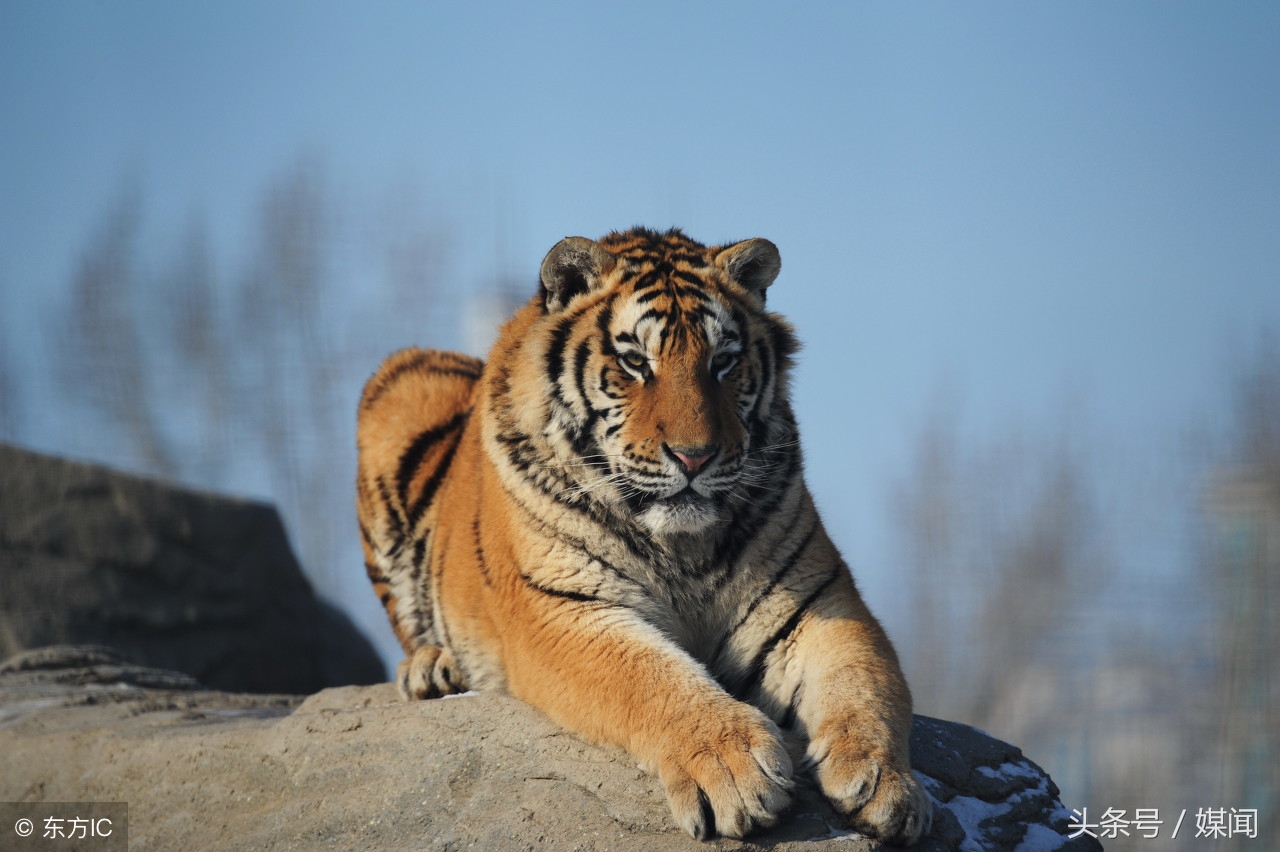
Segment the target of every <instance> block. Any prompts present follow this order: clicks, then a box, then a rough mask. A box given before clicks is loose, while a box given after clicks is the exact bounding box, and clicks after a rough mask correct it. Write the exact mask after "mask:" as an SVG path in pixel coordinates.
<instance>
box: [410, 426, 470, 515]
mask: <svg viewBox="0 0 1280 852" xmlns="http://www.w3.org/2000/svg"><path fill="white" fill-rule="evenodd" d="M470 413H471V412H470V411H459V412H458V413H457V414H455V415H453V417H452V418H450V419H449V421H448V422H446V423H442V424H440V425H439V426H434V427H432V428H430V429H428V430H426V431H425V432H423V433H421V434H420V435H418V437H416V438H414V439H413V442H412V443H411V444H409V447H408V449H406V450H405V451H404V453H403V454H402V455H401V456H400V464H399V466H398V467H397V468H396V486H397V491H398V493H399V495H400V503H401V505H406V506H407V505H408V503H409V483H411V482H413V477H414V475H415V474H416V473H417V472H418V465H420V464H422V459H423V458H424V457H425V456H426V454H427V451H428V450H430V449H431V447H432V446H433V445H435V444H436V443H438V442H439V441H440V440H441V439H443V438H444V437H445V436H447V435H448V434H449V433H450V432H453V431H454V430H456V429H458V428H460V427H461V426H462V424H464V423H466V421H467V416H468V415H469V414H470Z"/></svg>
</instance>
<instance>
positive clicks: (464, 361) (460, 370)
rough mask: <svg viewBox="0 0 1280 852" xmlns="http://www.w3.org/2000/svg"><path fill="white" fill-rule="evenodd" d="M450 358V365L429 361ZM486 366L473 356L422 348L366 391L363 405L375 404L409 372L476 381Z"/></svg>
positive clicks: (366, 406) (365, 406)
mask: <svg viewBox="0 0 1280 852" xmlns="http://www.w3.org/2000/svg"><path fill="white" fill-rule="evenodd" d="M439 360H448V361H451V362H452V363H451V364H450V365H449V366H441V365H439V364H434V363H429V362H432V361H439ZM483 368H484V362H483V361H478V360H475V359H472V358H466V357H464V356H461V355H457V354H455V353H453V352H439V351H434V350H426V349H424V350H421V351H419V353H418V354H417V355H415V356H414V357H413V358H411V359H410V360H408V361H405V362H404V363H402V364H397V365H396V366H395V367H394V368H393V369H391V370H390V371H389V372H387V373H386V374H384V375H382V376H381V378H380V380H379V381H378V384H377V385H376V386H375V387H372V388H370V389H369V390H368V392H366V393H365V396H364V400H363V401H362V402H361V407H363V408H368V407H369V406H371V405H373V403H374V402H376V401H377V400H378V399H379V398H380V397H381V396H382V395H383V394H385V393H386V392H387V391H389V390H390V389H391V386H392V385H394V384H395V383H396V382H397V381H398V380H399V378H400V377H401V376H402V375H404V374H405V373H408V372H413V371H419V372H424V373H426V374H427V375H432V376H436V375H441V376H456V377H458V378H463V379H471V380H472V381H475V380H476V379H479V378H480V372H481V370H482V369H483Z"/></svg>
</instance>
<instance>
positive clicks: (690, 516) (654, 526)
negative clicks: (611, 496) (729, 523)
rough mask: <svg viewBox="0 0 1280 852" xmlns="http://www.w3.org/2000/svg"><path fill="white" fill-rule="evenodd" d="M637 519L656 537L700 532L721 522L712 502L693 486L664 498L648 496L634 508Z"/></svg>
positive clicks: (719, 513) (719, 512)
mask: <svg viewBox="0 0 1280 852" xmlns="http://www.w3.org/2000/svg"><path fill="white" fill-rule="evenodd" d="M635 515H636V518H637V519H638V520H639V521H640V522H641V523H642V524H644V525H645V526H646V527H648V528H649V529H650V530H652V531H653V532H654V533H656V534H659V535H670V534H673V533H700V532H704V531H706V530H707V529H709V528H710V527H712V526H714V525H715V524H717V523H718V522H719V521H721V520H722V519H723V513H722V512H721V510H720V507H719V506H718V505H717V503H716V502H715V500H713V499H712V498H710V497H708V496H706V495H705V494H700V493H698V492H697V491H695V490H694V489H693V486H692V484H690V485H686V486H685V487H684V488H682V489H681V490H679V491H677V492H676V493H675V494H669V495H667V496H665V497H658V496H648V497H646V498H644V499H642V500H641V501H640V502H639V504H638V505H637V506H636V507H635Z"/></svg>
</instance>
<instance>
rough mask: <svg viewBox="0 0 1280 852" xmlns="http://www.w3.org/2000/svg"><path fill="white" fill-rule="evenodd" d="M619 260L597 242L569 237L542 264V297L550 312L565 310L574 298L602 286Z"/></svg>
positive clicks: (549, 253) (554, 248)
mask: <svg viewBox="0 0 1280 852" xmlns="http://www.w3.org/2000/svg"><path fill="white" fill-rule="evenodd" d="M616 263H617V258H616V257H614V256H613V255H612V254H610V253H609V252H607V251H605V250H604V249H603V248H601V247H600V245H599V244H598V243H597V242H596V241H595V240H589V239H587V238H586V237H565V238H564V239H563V240H561V241H560V242H558V243H556V244H555V246H554V247H553V248H552V249H551V251H549V252H547V256H546V257H545V258H544V259H543V261H542V296H543V300H544V302H545V304H546V306H547V311H548V312H549V313H554V312H556V311H561V310H564V308H565V307H566V306H567V305H568V304H569V302H570V301H572V300H573V297H574V296H578V295H581V294H582V293H589V292H590V291H592V290H594V289H596V288H597V287H599V286H600V277H601V276H603V275H604V274H605V273H607V272H609V271H610V270H611V269H613V267H614V264H616Z"/></svg>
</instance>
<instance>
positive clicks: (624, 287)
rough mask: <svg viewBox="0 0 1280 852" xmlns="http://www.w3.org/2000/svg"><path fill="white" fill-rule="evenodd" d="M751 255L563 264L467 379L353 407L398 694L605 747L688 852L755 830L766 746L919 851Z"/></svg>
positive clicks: (888, 680) (774, 775)
mask: <svg viewBox="0 0 1280 852" xmlns="http://www.w3.org/2000/svg"><path fill="white" fill-rule="evenodd" d="M779 266H780V261H779V260H778V254H777V250H776V248H774V247H773V244H772V243H769V242H768V241H766V240H748V241H746V242H742V243H736V244H733V245H729V246H722V247H706V246H703V245H701V244H699V243H696V242H694V241H692V240H690V239H689V238H687V237H685V236H684V235H683V234H681V233H680V232H678V231H669V232H667V233H665V234H659V233H655V232H653V231H648V230H645V229H634V230H632V231H628V232H625V233H620V234H611V235H609V236H607V237H605V238H603V239H602V240H600V241H598V242H596V241H591V240H587V239H584V238H580V237H574V238H569V239H567V240H565V241H563V242H561V243H560V244H558V245H557V246H556V247H555V248H553V249H552V251H551V252H550V253H549V254H548V256H547V259H546V260H545V261H544V263H543V267H542V274H541V288H540V291H539V293H538V294H537V295H536V296H535V297H534V298H532V299H531V300H530V301H529V303H528V304H526V305H525V306H524V307H523V308H522V309H521V310H520V311H519V312H518V313H517V314H516V316H515V317H514V318H513V319H512V320H511V321H510V322H508V323H507V324H506V325H505V326H504V327H503V329H502V332H501V334H500V336H499V339H498V341H497V343H496V344H495V345H494V347H493V350H492V352H491V353H490V357H489V360H488V363H487V364H484V365H482V364H481V363H480V362H479V361H476V360H474V359H469V358H465V357H464V356H460V355H453V354H451V353H442V352H430V351H424V350H416V349H414V350H406V351H404V352H400V353H397V354H395V355H393V356H391V358H389V359H388V360H387V361H386V362H385V363H384V364H383V365H382V367H381V368H380V369H379V371H378V373H377V374H376V375H375V376H374V377H373V378H372V379H371V380H370V382H369V384H368V386H367V387H366V389H365V393H364V396H363V398H362V401H361V405H360V414H359V428H358V443H359V453H360V470H359V476H358V483H357V495H358V509H359V517H360V525H361V533H362V538H363V541H364V548H365V560H366V565H367V566H368V570H369V574H370V578H371V579H372V580H373V583H374V588H375V591H377V593H378V594H379V596H380V597H381V599H382V600H383V603H384V605H385V606H386V608H387V612H388V616H389V617H390V619H391V623H392V625H393V627H394V628H395V631H396V635H397V637H398V638H399V639H400V642H401V644H402V646H403V647H404V649H405V653H406V655H407V656H406V660H405V661H404V662H403V663H402V664H401V666H400V670H399V672H398V675H397V680H398V683H399V685H400V688H401V691H402V693H403V694H404V695H405V696H406V697H411V698H429V697H434V696H438V695H442V694H448V693H450V692H457V691H461V690H464V689H501V690H506V691H509V692H510V693H511V694H513V695H516V696H518V697H520V698H521V699H523V700H525V701H527V702H529V703H530V704H532V705H534V706H536V707H539V708H541V709H542V710H543V711H544V712H546V713H547V714H548V715H549V716H551V717H552V718H554V719H556V720H557V721H558V722H560V723H561V724H564V725H565V726H566V727H568V728H570V729H572V730H575V731H577V732H579V733H581V734H582V735H584V736H586V737H589V738H591V739H594V740H597V741H599V742H606V743H612V744H616V745H619V746H621V747H623V748H625V749H627V750H628V751H630V752H631V753H632V754H634V755H635V756H636V757H637V758H638V759H639V760H640V761H641V763H642V765H644V766H646V767H647V768H648V769H650V770H651V771H653V772H656V773H657V774H658V776H659V777H660V778H661V780H662V782H663V784H664V786H665V788H666V790H667V795H668V799H669V801H670V803H671V806H672V811H673V814H674V816H675V819H676V821H677V822H678V823H679V824H680V825H681V827H682V828H684V829H685V830H686V831H688V832H689V833H690V834H692V835H693V836H695V837H699V838H702V837H709V836H712V835H714V834H717V833H719V834H723V835H726V836H733V837H739V836H742V835H743V834H745V833H747V832H749V831H751V830H753V829H755V828H758V827H764V826H769V825H772V824H774V823H775V822H776V821H777V819H778V818H779V816H780V814H781V813H782V812H783V810H784V809H785V807H786V805H787V803H788V801H789V796H790V793H789V791H790V789H791V786H792V772H793V767H792V765H791V762H790V759H789V757H788V754H787V751H786V749H785V748H784V747H783V745H782V741H781V739H780V733H781V732H780V729H779V726H780V725H781V726H783V727H787V728H789V729H792V730H794V731H795V732H797V733H798V734H799V735H800V736H801V737H803V738H805V739H806V740H807V756H806V763H807V764H809V765H810V768H811V769H812V771H813V773H814V775H815V777H816V779H817V781H818V783H819V785H820V786H821V787H822V789H823V791H824V792H825V793H826V795H827V796H828V797H829V798H830V799H831V801H832V803H833V804H834V805H835V806H836V808H837V809H839V810H840V812H841V813H844V814H846V815H847V816H848V818H849V820H850V822H851V824H852V825H854V826H855V827H857V828H858V829H859V830H861V831H863V832H865V833H867V834H869V835H871V836H874V837H877V838H880V839H884V840H887V841H890V842H895V843H913V842H914V841H915V840H916V839H918V838H919V836H920V835H921V833H922V832H923V831H925V830H927V827H928V824H929V816H930V806H929V800H928V798H927V796H925V794H924V792H923V791H922V790H921V788H920V786H919V784H918V783H917V781H916V780H915V778H914V776H913V775H912V774H911V771H910V768H909V754H908V748H907V734H908V731H909V729H910V725H911V697H910V693H909V692H908V690H907V687H906V683H905V681H904V680H903V678H902V674H901V671H900V669H899V667H898V663H897V659H896V657H895V655H894V652H893V649H892V646H891V645H890V644H889V640H888V638H887V637H886V636H885V634H884V631H883V630H882V629H881V628H880V625H879V624H878V623H877V622H876V620H875V619H874V617H873V616H872V615H871V614H870V612H868V610H867V608H866V607H865V605H864V604H863V603H862V601H861V599H860V597H859V596H858V593H857V591H856V589H855V587H854V585H853V582H852V578H851V577H850V574H849V572H848V570H847V568H846V567H845V565H844V563H843V561H842V560H841V558H840V555H839V553H838V552H837V551H836V549H835V547H834V545H833V544H832V543H831V541H830V539H829V537H828V536H827V534H826V532H825V530H824V529H823V527H822V523H821V521H820V519H819V518H818V515H817V513H816V511H815V509H814V506H813V501H812V499H811V497H810V496H809V493H808V490H807V489H806V487H805V485H804V479H803V470H802V462H801V456H800V451H799V447H798V443H797V441H796V430H795V421H794V417H793V416H792V414H791V410H790V403H789V392H788V384H787V381H788V379H787V376H788V371H789V367H790V362H791V356H792V354H793V353H794V351H795V349H796V342H795V338H794V334H793V332H792V330H791V328H790V326H789V325H788V324H787V323H786V322H785V320H783V319H782V318H781V317H779V316H778V315H776V314H772V313H770V312H768V311H767V310H765V307H764V301H765V290H766V288H767V287H768V286H769V285H770V284H771V283H772V281H773V279H774V277H775V276H776V275H777V271H778V268H779Z"/></svg>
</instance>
